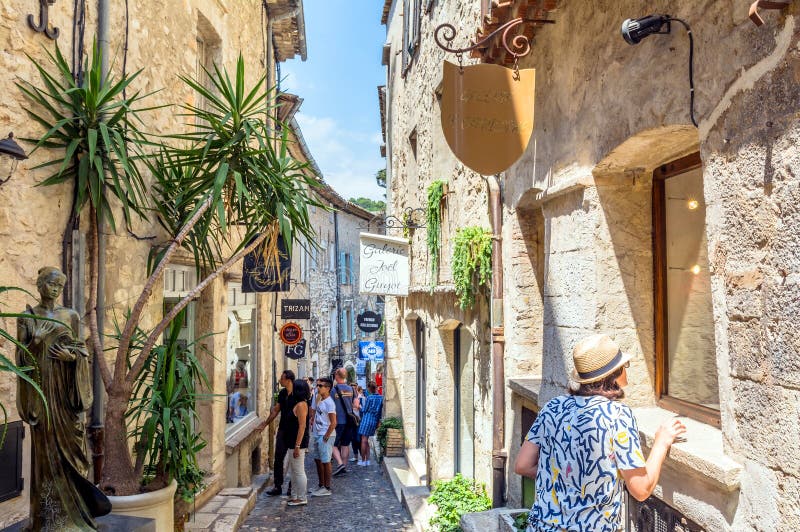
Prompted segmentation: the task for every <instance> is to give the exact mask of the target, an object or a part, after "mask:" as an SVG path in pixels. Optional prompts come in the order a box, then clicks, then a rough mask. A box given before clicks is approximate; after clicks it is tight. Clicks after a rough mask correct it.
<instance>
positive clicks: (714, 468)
mask: <svg viewBox="0 0 800 532" xmlns="http://www.w3.org/2000/svg"><path fill="white" fill-rule="evenodd" d="M632 410H633V413H634V415H635V416H636V421H637V423H638V424H639V434H640V436H641V438H642V445H643V446H646V447H647V448H648V449H651V448H652V447H653V440H654V438H655V433H656V430H658V427H659V426H660V425H661V423H663V422H664V421H665V420H667V419H669V418H672V417H675V413H674V412H670V411H669V410H664V409H662V408H658V407H649V408H633V409H632ZM681 420H682V421H683V422H684V423H685V424H686V441H685V442H682V443H675V444H674V445H673V446H672V448H671V449H670V452H669V455H668V457H667V460H666V464H668V465H671V466H672V467H673V468H675V469H676V470H678V471H681V470H689V471H691V472H694V473H696V474H698V475H700V476H701V477H702V478H703V479H704V480H706V481H707V482H709V483H711V484H712V485H714V486H716V487H718V488H720V489H722V490H723V491H725V492H732V491H735V490H736V489H738V488H739V485H740V477H741V473H742V470H743V467H742V465H741V464H739V463H738V462H736V461H734V460H733V459H732V458H731V457H729V456H728V455H726V454H725V452H724V450H723V444H722V431H720V430H719V429H717V428H715V427H712V426H711V425H706V424H705V423H700V422H699V421H695V420H693V419H687V418H685V417H681Z"/></svg>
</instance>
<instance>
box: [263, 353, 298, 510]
mask: <svg viewBox="0 0 800 532" xmlns="http://www.w3.org/2000/svg"><path fill="white" fill-rule="evenodd" d="M294 382H295V379H294V372H293V371H292V370H290V369H287V370H284V371H283V372H282V373H281V376H280V377H279V378H278V383H279V384H280V385H281V386H282V387H283V389H282V390H281V391H280V392H279V393H278V401H277V402H276V403H275V406H273V407H272V410H271V411H270V413H269V416H268V417H267V425H269V424H270V423H272V421H273V420H274V419H275V418H276V417H277V416H278V414H280V416H281V419H280V421H279V422H278V433H277V434H276V436H275V462H274V464H273V472H274V477H275V480H274V482H273V486H272V489H271V490H269V491H267V495H280V494H281V493H282V492H283V462H284V460H285V459H286V452H287V451H288V450H289V449H290V448H291V446H289V447H287V446H286V444H285V443H284V442H285V441H286V437H285V434H284V433H285V431H286V425H287V423H288V422H289V416H287V415H284V414H286V413H287V412H289V411H290V410H292V408H294V405H295V403H294V397H293V395H292V392H293V390H294Z"/></svg>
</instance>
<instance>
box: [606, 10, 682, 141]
mask: <svg viewBox="0 0 800 532" xmlns="http://www.w3.org/2000/svg"><path fill="white" fill-rule="evenodd" d="M672 21H675V22H679V23H680V24H681V25H683V27H684V28H685V29H686V34H687V35H689V116H690V117H691V119H692V124H694V127H697V120H695V118H694V37H693V36H692V29H691V28H690V27H689V24H688V23H687V22H686V21H685V20H683V19H679V18H675V17H671V16H669V15H647V16H646V17H641V18H635V19H630V18H629V19H625V21H624V22H623V23H622V38H623V39H625V42H627V43H628V44H631V45H634V44H639V43H640V42H641V41H642V39H644V38H645V37H647V36H649V35H664V34H667V33H670V29H671V28H670V22H672Z"/></svg>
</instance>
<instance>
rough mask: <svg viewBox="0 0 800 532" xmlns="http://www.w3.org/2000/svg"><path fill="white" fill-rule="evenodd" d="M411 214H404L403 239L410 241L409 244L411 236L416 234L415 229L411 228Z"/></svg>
mask: <svg viewBox="0 0 800 532" xmlns="http://www.w3.org/2000/svg"><path fill="white" fill-rule="evenodd" d="M411 220H412V218H411V213H410V212H405V213H403V238H405V239H407V240H408V243H409V244H410V243H411V235H412V234H413V233H414V228H413V227H411Z"/></svg>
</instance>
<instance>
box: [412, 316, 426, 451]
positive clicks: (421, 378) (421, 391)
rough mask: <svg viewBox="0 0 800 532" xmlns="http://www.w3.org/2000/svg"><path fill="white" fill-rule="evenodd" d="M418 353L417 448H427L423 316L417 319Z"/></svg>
mask: <svg viewBox="0 0 800 532" xmlns="http://www.w3.org/2000/svg"><path fill="white" fill-rule="evenodd" d="M415 329H416V342H415V348H416V351H417V353H416V355H417V448H419V449H424V448H425V392H426V385H425V324H424V323H422V319H421V318H417V321H416V327H415Z"/></svg>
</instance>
